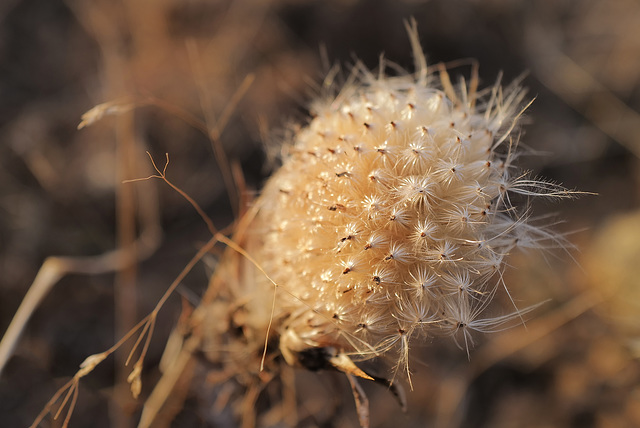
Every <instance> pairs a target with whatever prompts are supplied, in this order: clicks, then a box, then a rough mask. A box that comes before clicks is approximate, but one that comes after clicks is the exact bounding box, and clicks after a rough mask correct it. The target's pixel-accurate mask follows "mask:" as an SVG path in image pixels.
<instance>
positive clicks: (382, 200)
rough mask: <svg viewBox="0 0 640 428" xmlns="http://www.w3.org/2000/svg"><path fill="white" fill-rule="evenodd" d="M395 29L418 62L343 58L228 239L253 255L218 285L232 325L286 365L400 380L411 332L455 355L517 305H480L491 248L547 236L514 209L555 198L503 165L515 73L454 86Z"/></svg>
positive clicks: (489, 288) (513, 120)
mask: <svg viewBox="0 0 640 428" xmlns="http://www.w3.org/2000/svg"><path fill="white" fill-rule="evenodd" d="M409 34H410V37H411V39H412V45H413V50H414V55H415V57H416V65H417V71H416V72H415V73H414V74H409V73H401V74H400V75H399V76H393V77H390V76H387V75H385V73H384V69H383V70H382V71H381V72H380V73H378V74H373V73H371V72H370V71H368V70H367V69H365V68H364V67H363V66H361V65H356V67H354V71H353V74H352V79H351V80H350V83H348V84H347V85H345V87H343V88H342V89H341V90H340V91H339V93H338V94H337V95H336V96H334V97H331V98H330V99H325V100H322V101H320V102H318V103H316V104H315V105H314V106H313V119H312V120H311V121H310V123H309V124H308V125H307V126H304V127H302V128H301V129H299V130H298V131H297V132H296V133H295V135H293V136H292V140H291V141H289V142H287V144H285V146H284V149H283V153H284V154H283V158H282V167H281V168H280V169H279V170H278V171H277V172H276V173H275V174H274V175H273V176H272V177H271V178H270V179H269V181H268V182H267V184H266V186H265V188H264V190H263V192H262V194H261V196H260V197H259V199H258V200H257V201H256V203H255V205H254V206H253V209H252V210H251V211H250V213H249V215H248V217H247V219H245V221H246V222H248V224H250V227H247V228H246V231H245V232H244V235H243V236H242V237H241V238H238V239H237V242H239V243H241V244H242V245H243V246H244V248H245V249H246V250H247V252H248V254H250V255H251V257H252V258H253V260H252V263H249V262H248V261H247V260H246V259H243V260H244V261H243V262H241V264H242V266H241V267H240V268H239V267H238V265H237V264H235V265H234V267H233V269H234V270H233V272H235V276H236V278H238V281H237V283H236V282H234V283H233V284H231V286H229V287H227V289H228V292H229V293H230V294H231V299H232V300H233V301H235V302H242V303H241V305H242V311H243V314H244V315H243V321H242V324H241V325H242V327H243V328H244V334H245V335H247V336H249V337H257V338H259V337H262V338H263V339H264V334H265V331H268V332H269V337H267V342H269V343H270V344H273V343H278V344H279V351H280V353H281V354H282V356H283V357H284V359H285V360H286V362H287V363H289V364H290V365H295V366H302V367H304V368H307V369H310V370H317V369H323V368H334V369H338V370H340V371H343V372H346V373H347V374H350V375H356V376H360V377H363V378H367V379H372V378H373V377H372V376H370V375H369V374H367V373H365V372H364V371H362V370H360V369H359V368H358V367H357V366H356V364H355V363H354V362H358V361H363V360H367V359H371V358H374V357H377V356H381V355H385V354H387V355H395V356H396V364H395V367H396V370H402V371H405V372H406V375H407V377H409V374H410V372H409V355H410V352H409V351H410V347H411V346H412V344H415V343H416V341H424V340H425V338H427V337H429V336H434V335H449V336H453V337H454V338H455V339H456V341H457V342H458V343H459V344H460V345H461V346H462V347H466V348H467V349H468V348H469V347H470V346H471V332H472V331H479V332H487V331H492V330H496V329H498V328H501V327H503V326H504V325H505V324H507V323H509V322H510V321H513V320H514V319H516V320H517V319H519V318H520V317H521V315H522V314H523V313H524V312H526V311H527V309H524V310H518V309H517V308H515V309H513V310H511V311H509V312H510V313H508V314H507V315H503V316H498V317H488V316H487V315H486V314H485V313H486V311H485V310H486V308H487V306H488V305H489V304H490V302H491V300H492V299H493V297H494V296H495V295H496V293H497V292H498V291H500V290H504V291H505V292H507V293H508V291H506V290H507V289H506V286H504V284H503V283H502V271H503V266H504V258H505V257H506V256H507V254H508V253H509V252H510V251H511V250H512V249H514V248H515V247H525V248H531V247H543V246H547V245H551V244H553V243H557V242H558V238H556V237H555V236H554V235H553V234H551V233H550V232H548V231H546V230H545V229H544V228H542V227H537V226H534V225H532V224H530V223H528V222H527V219H528V211H529V210H528V207H527V206H526V205H525V206H524V207H517V206H514V205H513V203H512V202H514V201H515V199H516V198H514V196H515V195H524V196H525V197H526V198H528V197H531V196H538V195H544V196H564V195H566V194H567V192H566V191H565V190H564V189H562V188H561V187H559V186H556V185H554V184H552V183H548V182H541V181H536V180H532V179H530V178H528V177H527V176H526V175H524V174H521V173H520V172H518V170H517V169H516V168H515V166H514V161H515V160H516V158H517V157H518V153H519V152H518V151H517V150H516V149H517V147H516V146H517V142H518V141H517V140H518V136H514V130H515V129H517V128H518V119H519V117H520V116H521V113H522V112H523V111H524V109H525V108H526V106H524V105H523V99H524V96H525V92H524V90H523V89H522V88H521V87H520V85H519V83H518V82H516V83H513V84H511V85H510V86H508V87H506V88H502V87H501V86H500V84H499V82H498V83H496V84H495V85H494V86H493V87H490V88H488V89H487V90H484V91H480V92H479V91H477V76H473V77H472V80H471V81H470V82H468V83H467V82H465V81H464V80H463V81H461V82H460V83H459V84H458V85H457V86H455V87H454V85H452V84H451V82H450V80H449V76H448V73H447V71H446V69H445V68H444V67H441V68H440V69H439V74H438V76H439V79H438V76H437V75H435V74H433V73H428V72H427V67H426V62H425V59H424V56H423V54H422V51H421V48H420V46H419V43H418V40H417V33H416V31H415V28H414V27H410V28H409ZM526 198H520V199H526ZM236 257H237V255H236ZM253 263H255V265H256V266H260V269H254V265H253ZM221 266H224V263H222V264H221ZM265 274H266V275H265ZM219 275H223V276H226V277H227V278H229V277H230V276H233V274H232V271H225V270H224V268H223V269H222V270H221V271H220V272H219ZM274 284H277V296H276V298H275V299H273V300H272V296H273V294H272V293H274ZM271 302H273V305H271V304H270V303H271ZM254 342H256V343H259V340H255V341H254ZM263 343H264V342H263ZM270 346H271V350H272V351H273V350H274V349H273V348H275V346H274V345H270ZM394 353H395V354H394ZM378 380H379V379H378ZM409 380H410V377H409Z"/></svg>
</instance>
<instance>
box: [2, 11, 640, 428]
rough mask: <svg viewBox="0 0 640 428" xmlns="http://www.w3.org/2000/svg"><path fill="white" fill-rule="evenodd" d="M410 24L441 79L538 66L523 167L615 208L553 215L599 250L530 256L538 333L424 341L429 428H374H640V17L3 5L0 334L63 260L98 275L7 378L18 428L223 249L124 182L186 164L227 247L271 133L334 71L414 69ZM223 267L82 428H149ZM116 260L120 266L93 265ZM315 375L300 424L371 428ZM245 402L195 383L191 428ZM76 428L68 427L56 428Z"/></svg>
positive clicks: (11, 417) (422, 401) (520, 273)
mask: <svg viewBox="0 0 640 428" xmlns="http://www.w3.org/2000/svg"><path fill="white" fill-rule="evenodd" d="M411 16H413V17H415V19H416V21H417V23H418V28H419V31H420V36H421V41H422V43H423V48H424V49H425V51H426V53H427V55H428V59H429V62H430V63H437V62H440V61H452V60H456V59H459V58H475V59H477V60H478V62H479V64H480V76H481V78H482V79H483V81H484V82H485V83H488V82H491V81H492V80H493V79H494V77H495V75H496V74H497V73H498V72H499V71H500V70H503V71H504V75H505V80H507V81H510V80H511V79H513V78H515V77H516V76H518V75H519V74H520V73H522V72H523V71H526V70H528V71H529V72H530V74H529V76H528V77H527V78H526V79H525V85H526V86H528V87H529V88H530V93H531V94H534V95H536V96H537V99H536V101H535V103H534V104H533V105H532V106H531V107H530V109H529V110H528V118H530V119H531V121H530V122H531V123H530V124H528V125H527V126H526V128H525V132H526V136H525V138H524V139H523V141H524V142H525V143H526V145H527V147H528V148H530V149H531V150H532V151H534V152H540V154H541V155H540V156H532V157H527V158H526V159H523V160H524V162H525V163H526V165H527V167H529V168H531V169H533V170H535V171H536V172H540V175H542V176H545V177H547V178H550V179H553V180H555V181H557V182H560V183H563V184H564V185H566V186H567V187H570V188H578V189H581V190H586V191H591V192H596V193H598V196H597V197H595V196H585V197H582V198H581V199H579V200H577V201H572V202H563V203H562V204H541V206H537V207H536V209H537V212H539V213H543V212H551V213H553V212H561V214H560V215H559V218H562V219H563V220H566V223H563V224H559V225H558V226H557V229H559V230H560V231H561V232H572V231H576V230H579V232H575V233H572V234H571V235H570V240H571V241H572V242H574V243H575V245H576V247H577V248H579V249H580V250H579V251H570V253H571V254H570V255H569V254H566V253H563V252H561V251H560V252H557V253H551V254H549V253H547V254H545V255H538V254H536V253H530V254H514V255H513V256H512V257H511V258H510V259H509V264H510V265H512V266H517V269H515V268H514V269H508V270H507V272H506V275H507V276H508V278H507V283H511V284H518V286H517V289H518V291H519V292H518V294H517V295H516V296H515V298H516V299H518V302H519V303H522V304H523V305H526V304H527V303H535V302H539V301H543V300H547V299H550V301H549V303H547V304H546V305H545V306H543V307H542V308H541V309H539V310H538V311H537V312H536V313H535V317H533V319H532V320H531V321H530V322H529V323H528V324H527V329H526V330H525V329H522V328H517V329H512V330H507V331H505V332H501V333H495V334H492V335H489V336H485V337H481V338H479V346H478V347H477V348H476V349H475V350H474V351H473V352H472V353H471V360H470V361H468V360H467V355H466V353H465V352H463V351H460V350H459V349H457V348H456V347H455V346H452V345H451V344H450V343H448V342H445V341H441V340H434V341H433V342H429V343H427V344H425V346H424V349H421V350H420V352H419V354H420V355H419V356H418V358H415V361H413V362H412V370H413V376H414V377H413V384H414V388H415V390H414V391H413V392H412V393H409V394H408V396H407V397H408V412H407V413H406V414H403V413H402V412H401V410H400V409H399V406H398V405H397V402H396V401H395V400H394V399H393V398H392V397H391V396H390V394H389V393H388V392H387V391H385V390H384V389H383V388H380V387H378V386H376V385H367V386H366V390H367V393H368V394H369V398H370V400H371V402H372V414H371V420H372V426H374V427H386V426H398V424H399V422H398V421H401V424H402V425H403V426H408V427H411V426H415V427H422V426H439V427H455V426H460V427H542V426H554V427H590V426H593V427H627V426H628V427H633V426H640V410H638V409H640V364H639V363H638V358H639V357H640V349H639V348H640V346H639V345H638V344H639V343H640V329H639V328H638V327H637V326H638V325H640V303H638V302H640V280H639V279H638V278H640V276H639V272H638V260H640V244H639V242H640V220H638V218H639V214H638V208H639V200H640V191H639V187H638V184H639V181H640V164H639V162H638V157H639V156H640V116H639V115H638V111H639V110H640V63H639V62H640V44H639V42H638V40H640V34H639V33H638V31H639V30H638V28H640V22H639V21H640V6H639V5H638V4H637V2H635V1H633V0H615V1H608V0H592V1H579V0H574V1H570V0H567V1H562V2H548V1H543V0H535V1H531V2H529V1H524V0H522V1H507V0H491V1H483V2H479V1H478V2H473V1H469V2H465V1H461V0H460V1H458V0H456V1H443V0H432V1H424V2H423V1H416V0H413V1H410V0H406V1H395V0H388V1H382V2H372V1H359V0H332V1H304V0H298V1H296V0H271V1H268V0H242V1H213V0H211V1H207V0H191V1H186V2H185V1H179V0H161V1H154V2H145V1H141V0H138V1H123V2H113V1H107V0H99V1H94V2H83V1H74V0H69V1H66V2H60V1H46V0H12V1H6V2H2V5H0V22H1V24H2V25H0V35H1V36H2V37H0V94H2V97H0V111H1V112H2V115H0V123H1V126H0V133H1V136H0V141H2V144H0V165H1V167H0V272H2V275H1V277H0V323H1V325H2V327H1V328H0V331H4V330H5V328H6V326H8V325H9V322H10V320H11V318H12V316H13V314H14V313H15V311H16V309H17V308H18V305H19V304H20V301H21V300H22V298H23V296H24V295H25V293H26V292H27V289H28V288H29V286H30V285H31V282H32V281H33V279H34V278H35V277H36V273H37V272H38V270H39V269H40V267H41V265H42V263H43V261H44V260H45V259H46V258H47V257H48V256H52V255H64V256H68V257H69V258H65V259H57V262H55V263H60V265H61V266H62V267H64V268H65V269H66V270H67V271H69V272H81V273H80V274H70V275H66V276H64V277H63V278H62V279H61V280H60V281H59V282H58V283H57V284H56V285H55V286H54V288H53V289H52V291H51V292H50V293H49V295H48V296H47V297H46V298H45V299H44V301H43V302H42V304H41V305H40V307H39V308H38V309H37V310H36V311H35V312H34V313H33V317H32V319H31V320H30V322H29V324H28V327H27V329H26V330H25V332H24V334H23V336H22V338H21V339H20V341H19V342H18V345H17V347H16V349H15V352H14V356H13V357H12V359H11V360H10V361H9V362H8V364H7V366H6V367H5V369H4V371H3V372H2V377H1V378H0V420H2V421H3V423H4V426H7V427H14V426H15V427H19V426H28V425H29V424H31V423H32V421H33V420H34V418H35V417H36V416H37V415H38V413H39V412H40V410H41V409H42V407H43V406H44V404H45V403H46V402H47V400H49V399H50V398H51V397H52V396H53V394H54V393H55V391H56V390H57V389H58V388H59V387H60V386H62V385H63V384H64V383H65V382H67V381H68V380H69V379H70V377H71V376H73V374H74V373H75V372H76V371H77V369H78V365H79V364H80V363H81V362H82V361H83V360H84V359H85V358H86V357H87V356H89V355H92V354H95V353H98V352H102V351H104V350H106V349H109V348H110V347H111V346H112V345H113V344H114V343H115V342H116V341H117V340H118V339H119V338H120V337H122V336H123V334H124V333H125V332H126V331H127V330H128V329H129V328H130V327H131V326H133V325H134V324H135V323H136V322H138V321H139V320H140V319H142V318H143V317H144V316H145V315H146V314H148V313H150V312H151V311H152V309H153V308H154V306H155V304H156V302H157V301H158V300H159V299H160V297H161V296H162V294H163V293H164V291H165V290H166V289H167V288H168V287H169V285H170V284H171V283H172V281H173V280H174V279H175V278H176V277H177V276H178V274H179V273H180V272H181V271H182V269H183V268H184V266H185V265H187V263H188V262H189V260H190V259H191V258H192V257H193V255H194V254H196V252H197V251H198V249H200V248H202V247H203V245H204V243H205V242H207V240H208V239H209V238H210V233H209V231H208V230H207V225H206V224H204V222H202V220H201V218H200V217H199V216H198V215H197V213H196V212H195V211H194V210H193V208H192V207H191V206H190V205H189V204H188V203H187V202H186V201H185V199H184V198H183V197H182V196H180V195H179V194H178V193H176V192H175V191H174V190H172V189H171V188H170V187H169V186H167V185H166V184H165V183H163V182H161V181H159V180H151V181H145V182H136V183H128V184H123V181H125V180H128V179H135V178H139V177H146V176H148V175H150V174H152V173H154V171H153V170H152V168H151V165H150V162H149V159H148V157H147V156H146V154H145V151H146V150H148V151H149V152H150V153H151V154H152V155H153V156H154V158H155V159H156V161H158V162H159V163H161V160H163V156H164V153H169V155H170V159H171V163H170V165H169V168H168V171H167V175H168V177H169V179H170V180H171V182H172V183H174V184H176V185H177V186H179V187H180V188H181V189H183V190H184V191H185V192H186V193H187V194H188V195H190V196H191V197H192V198H193V199H194V200H195V201H197V202H198V204H199V205H200V206H201V207H203V209H204V211H205V212H206V213H207V214H208V215H209V216H211V217H212V218H213V220H214V223H215V225H216V226H217V227H218V228H220V229H222V228H224V227H225V226H227V225H229V224H230V223H231V221H232V220H233V219H234V218H235V217H236V216H237V214H238V213H237V208H236V207H237V206H238V201H237V199H236V197H235V196H233V195H236V194H237V193H236V192H231V196H229V192H227V190H226V189H229V188H231V189H236V188H240V189H241V190H243V192H242V193H241V196H240V197H245V196H244V195H249V196H251V195H254V194H255V191H257V190H256V189H259V187H260V185H261V183H262V181H263V179H264V177H265V176H266V174H268V172H269V165H270V163H269V159H270V155H271V154H270V153H269V152H267V154H266V155H265V152H264V151H263V149H262V141H264V140H267V141H268V140H270V139H277V138H278V137H277V135H275V136H274V134H273V133H272V134H269V135H266V134H265V132H264V130H265V129H270V130H272V129H278V128H282V127H283V125H286V122H287V119H290V118H293V119H294V120H298V119H302V118H304V117H305V114H306V112H305V108H306V106H307V104H306V103H307V100H308V99H309V96H312V95H314V94H317V93H319V92H321V90H322V88H319V87H318V85H319V83H318V82H321V81H322V78H323V77H324V76H325V74H326V72H327V71H328V70H329V65H331V64H332V63H333V62H334V61H335V62H340V63H343V64H344V63H347V64H348V63H353V58H354V57H353V56H352V55H356V56H357V57H358V58H360V59H361V60H362V61H363V62H364V63H365V64H366V65H367V66H369V67H375V65H376V64H377V62H378V55H379V53H380V52H384V53H385V56H386V57H387V58H390V59H391V60H394V61H397V62H398V63H399V64H400V65H401V66H403V67H407V68H410V67H411V66H412V58H411V48H410V45H409V43H408V42H407V39H406V33H405V30H404V26H403V20H404V19H407V18H408V17H411ZM325 53H326V55H325ZM326 58H328V60H329V64H326V61H323V60H325V59H326ZM462 72H463V73H467V74H468V70H464V69H462ZM245 89H246V90H245ZM236 100H237V102H236ZM106 101H115V102H116V103H118V104H117V105H118V106H121V107H123V106H124V107H126V109H128V108H129V107H132V108H131V109H130V111H128V112H125V113H123V114H120V115H117V116H111V117H106V118H104V119H103V120H101V121H99V122H97V123H95V124H92V125H91V126H90V127H86V128H84V129H82V130H79V131H78V130H77V129H76V127H77V125H78V123H79V121H80V117H81V115H82V114H83V113H84V112H85V111H87V110H89V109H90V108H91V107H93V106H94V105H97V104H100V103H103V102H106ZM133 107H135V108H133ZM187 112H188V113H187ZM196 122H197V123H198V125H196V126H193V125H194V124H195V123H196ZM202 128H204V129H202ZM203 130H204V131H206V132H202V131H203ZM205 134H209V135H205ZM218 144H219V145H220V146H222V147H223V148H224V150H223V151H221V150H218V149H217V148H216V145H218ZM218 165H222V168H219V167H218ZM238 171H242V173H239V172H238ZM229 177H235V180H234V181H230V180H229ZM241 177H242V180H241V179H240V178H241ZM225 180H226V181H225ZM161 231H162V232H161ZM133 242H135V243H136V244H137V246H136V251H135V252H133V253H131V252H127V249H128V248H130V245H131V243H133ZM114 249H120V252H118V251H116V252H115V253H114V252H112V251H113V250H114ZM221 250H222V246H220V247H216V248H215V250H214V251H212V252H211V254H209V255H208V256H207V257H205V258H204V259H203V262H202V263H200V264H198V265H197V266H196V267H195V268H194V269H193V270H192V272H191V274H190V275H188V276H187V277H186V278H185V279H184V280H183V281H181V282H180V284H179V286H178V294H176V295H175V296H174V297H172V298H171V299H169V300H168V302H167V304H166V305H165V307H164V308H163V309H162V311H161V312H160V313H159V315H158V318H157V323H156V325H155V331H154V333H153V338H152V340H151V341H150V347H149V349H148V353H147V356H146V360H145V364H144V370H143V372H142V393H141V398H140V399H139V400H134V399H132V398H131V393H130V391H129V385H128V384H127V383H126V378H127V376H128V375H129V373H130V371H131V369H130V368H128V367H124V360H125V359H126V357H127V351H128V349H130V346H131V345H132V343H129V344H128V345H126V346H124V350H123V351H122V352H118V353H116V355H115V358H109V359H107V360H105V362H103V363H102V364H101V365H100V366H99V367H98V368H96V369H95V371H94V372H93V373H91V374H90V375H88V376H87V377H85V378H83V379H82V381H81V382H80V388H79V394H78V402H77V405H76V409H75V413H74V415H73V416H72V418H71V426H76V427H81V426H93V427H96V428H98V427H103V426H104V427H106V426H117V427H127V426H134V423H135V422H134V421H136V420H137V419H138V418H139V415H140V411H141V403H143V402H144V398H145V397H146V396H148V395H149V393H150V392H151V389H152V385H153V384H154V383H155V382H156V381H157V379H158V377H159V370H158V364H159V360H160V356H161V354H162V350H163V348H164V345H165V342H166V339H167V337H168V335H169V332H170V331H171V329H172V328H173V326H174V325H175V324H176V322H177V320H178V317H179V315H180V313H181V305H183V304H184V302H191V303H197V302H198V301H199V299H200V298H201V296H202V295H203V294H204V291H205V289H206V287H207V284H208V277H209V276H210V275H211V273H212V272H213V271H214V270H215V261H216V254H218V253H219V252H220V251H221ZM94 255H95V256H100V255H106V256H105V257H101V258H100V257H98V258H97V259H96V258H86V257H88V256H94ZM574 258H575V260H573V259H574ZM132 261H135V263H131V262H132ZM60 265H59V266H60ZM113 271H115V273H114V272H113ZM179 295H181V296H183V299H182V300H183V302H181V299H180V298H179V297H178V296H179ZM509 304H510V303H509V302H505V306H508V305H509ZM187 306H188V305H187ZM127 346H128V347H129V348H127ZM295 373H296V377H297V380H296V382H297V393H296V395H297V398H298V401H299V405H298V415H299V416H300V417H301V420H302V422H301V423H300V426H309V427H311V426H325V427H329V426H335V427H343V426H345V427H346V426H357V418H356V415H355V411H354V405H353V398H351V397H350V391H349V385H348V383H347V382H346V380H345V379H343V378H342V377H339V376H333V374H332V373H321V374H309V373H301V372H295ZM209 381H213V379H212V378H210V379H209ZM225 392H226V391H224V390H219V389H216V388H212V387H211V382H209V383H207V382H204V383H200V384H198V383H195V384H194V387H193V389H192V390H191V391H190V392H189V393H188V396H187V399H186V401H185V403H183V404H181V405H180V407H179V408H178V409H175V412H176V413H177V416H176V417H175V422H174V425H173V426H180V427H196V426H235V425H234V422H231V420H230V419H228V418H229V412H226V411H223V410H220V409H224V408H225V403H224V400H222V399H220V397H224V394H225ZM213 403H215V406H217V407H213V409H214V410H211V409H212V406H213ZM233 404H234V402H233V400H231V401H230V402H229V403H227V405H226V408H231V407H233ZM236 404H237V403H236ZM307 414H313V415H314V417H307V416H306V415H307ZM274 419H278V418H277V415H276V416H274ZM61 423H62V421H61V420H59V421H53V420H51V417H50V416H48V417H46V418H45V420H44V421H43V423H42V426H60V425H61ZM158 423H160V422H158ZM267 423H268V421H266V420H264V419H263V420H262V424H265V425H266V424H267ZM273 426H283V425H275V424H274V425H273Z"/></svg>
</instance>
